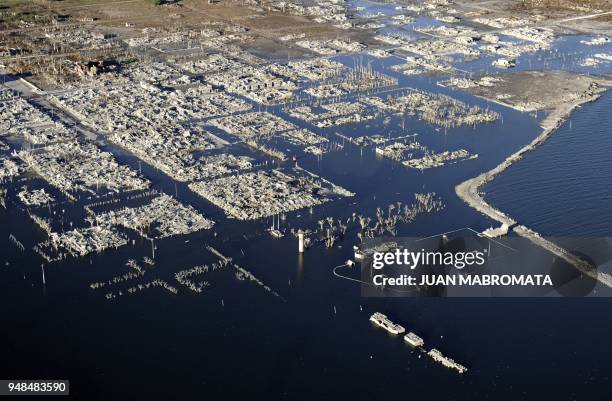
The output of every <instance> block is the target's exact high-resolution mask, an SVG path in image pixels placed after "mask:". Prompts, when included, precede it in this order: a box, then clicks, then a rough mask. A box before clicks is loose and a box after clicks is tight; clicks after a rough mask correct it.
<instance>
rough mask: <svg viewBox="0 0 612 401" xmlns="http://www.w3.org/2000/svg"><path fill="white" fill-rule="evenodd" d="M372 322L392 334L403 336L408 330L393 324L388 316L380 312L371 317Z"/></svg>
mask: <svg viewBox="0 0 612 401" xmlns="http://www.w3.org/2000/svg"><path fill="white" fill-rule="evenodd" d="M370 321H371V322H373V323H374V324H376V325H377V326H379V327H382V328H383V329H385V330H387V331H388V332H389V333H391V334H402V333H403V332H404V331H406V329H404V328H403V327H402V326H400V325H399V324H395V323H393V322H392V321H391V320H389V318H388V317H387V316H385V315H383V314H382V313H380V312H375V313H374V314H373V315H372V316H370Z"/></svg>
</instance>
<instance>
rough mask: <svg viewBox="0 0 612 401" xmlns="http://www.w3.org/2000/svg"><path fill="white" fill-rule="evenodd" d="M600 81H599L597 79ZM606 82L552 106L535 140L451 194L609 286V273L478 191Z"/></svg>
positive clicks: (611, 278)
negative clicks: (595, 268) (600, 269)
mask: <svg viewBox="0 0 612 401" xmlns="http://www.w3.org/2000/svg"><path fill="white" fill-rule="evenodd" d="M600 84H602V83H601V82H600ZM608 85H609V82H605V83H603V85H602V86H601V87H597V88H593V89H592V90H589V91H587V92H585V93H584V94H583V95H582V96H581V98H580V99H578V100H576V101H574V102H571V103H565V104H563V105H561V106H559V107H557V108H555V109H554V110H553V111H552V112H551V113H550V114H549V115H548V116H547V117H546V118H545V119H544V120H543V121H542V123H541V124H540V125H541V127H542V129H543V130H542V132H541V133H540V134H539V135H538V136H537V137H536V138H535V139H533V140H532V141H531V142H530V143H528V144H527V145H525V146H523V147H522V148H520V149H519V150H518V151H516V152H514V153H513V154H511V155H510V156H508V157H507V158H506V159H505V160H504V161H502V162H501V163H500V164H499V165H497V166H496V167H494V168H493V169H491V170H489V171H485V172H483V173H481V174H479V175H478V176H476V177H474V178H470V179H468V180H466V181H464V182H462V183H461V184H459V185H457V186H456V187H455V193H456V194H457V196H459V198H461V199H462V200H463V201H464V202H466V203H467V204H468V205H469V206H470V207H472V208H474V209H476V210H477V211H479V212H480V213H482V214H484V215H485V216H487V217H489V218H491V219H493V220H495V221H497V222H499V223H501V224H507V225H508V226H509V227H513V226H514V228H513V231H514V232H515V233H516V234H517V235H520V236H521V237H524V238H527V239H528V240H530V241H531V242H533V243H534V244H535V245H538V246H540V247H542V248H544V249H546V250H547V251H549V252H551V253H552V254H553V255H555V256H556V257H559V258H562V259H563V260H565V261H566V262H568V263H570V264H572V265H573V266H574V267H576V268H577V269H578V270H580V271H581V272H582V273H584V274H587V275H588V276H589V277H591V278H593V279H596V280H598V281H599V282H600V283H602V284H604V285H606V286H608V287H610V288H612V276H611V275H609V274H607V273H602V272H598V271H597V270H593V269H592V267H591V266H590V265H589V264H588V263H587V262H585V261H584V260H582V259H580V258H579V257H577V256H575V255H573V254H571V253H570V252H568V251H566V250H565V249H563V248H561V247H559V246H558V245H556V244H554V243H553V242H551V241H548V240H546V239H544V238H543V237H542V236H541V235H540V234H539V233H537V232H535V231H533V230H531V229H529V228H527V227H525V226H524V225H519V224H518V222H517V221H516V220H514V219H513V218H512V217H510V216H508V215H507V214H505V213H504V212H502V211H500V210H498V209H496V208H495V207H493V206H491V205H490V204H489V203H487V201H486V200H485V199H484V198H483V197H482V196H481V195H480V192H479V189H480V187H482V186H483V185H485V184H487V183H489V182H491V181H492V180H493V179H494V178H495V177H497V176H498V175H499V174H501V173H502V172H504V171H505V170H506V169H507V168H508V167H510V166H511V165H512V164H514V163H515V162H517V161H519V160H521V159H522V158H523V155H524V154H526V153H527V152H530V151H532V150H534V149H536V148H537V147H538V146H540V145H542V144H543V143H544V142H545V141H546V140H547V139H548V138H549V137H550V136H551V135H552V134H553V133H555V132H556V131H557V129H558V128H559V127H560V126H561V125H562V124H563V123H564V122H565V121H566V120H567V118H568V117H569V116H570V114H571V113H572V112H573V111H574V110H575V109H577V108H578V107H580V106H582V105H583V104H586V103H590V102H594V101H596V100H597V99H599V98H600V96H601V94H602V93H603V92H605V91H606V90H608V87H607V86H608Z"/></svg>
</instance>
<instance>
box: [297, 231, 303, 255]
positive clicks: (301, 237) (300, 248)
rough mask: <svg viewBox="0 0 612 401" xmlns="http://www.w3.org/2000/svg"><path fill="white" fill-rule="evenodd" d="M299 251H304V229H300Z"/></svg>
mask: <svg viewBox="0 0 612 401" xmlns="http://www.w3.org/2000/svg"><path fill="white" fill-rule="evenodd" d="M298 252H299V253H304V231H302V229H299V230H298Z"/></svg>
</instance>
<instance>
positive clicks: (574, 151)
mask: <svg viewBox="0 0 612 401" xmlns="http://www.w3.org/2000/svg"><path fill="white" fill-rule="evenodd" d="M610 110H612V93H610V92H606V93H605V94H604V95H603V97H602V98H601V99H600V100H598V101H597V102H594V103H590V104H586V105H584V106H583V107H582V108H581V109H579V110H577V111H575V112H574V113H573V114H572V116H571V119H570V120H569V121H567V122H565V123H564V124H563V125H562V126H561V127H560V128H559V129H558V130H557V131H556V132H555V133H554V134H553V135H552V136H551V137H550V138H549V139H548V140H547V141H546V142H545V143H544V144H543V145H542V146H540V147H538V148H536V149H535V150H534V151H533V152H530V153H528V154H527V155H526V156H525V157H524V158H523V160H521V161H520V162H518V163H516V164H514V165H513V166H511V167H510V168H508V169H507V170H506V171H505V172H504V173H503V174H501V175H500V176H499V177H498V178H496V179H495V180H494V181H493V182H491V183H490V184H489V185H487V186H486V187H485V191H486V197H487V199H489V200H490V201H491V202H492V203H493V204H494V205H495V206H497V207H498V208H500V209H501V210H503V211H505V212H507V213H509V214H510V215H511V216H515V217H516V218H517V219H518V220H519V221H520V222H521V223H522V224H525V225H527V226H528V227H532V228H534V229H535V230H536V231H538V232H540V233H542V234H545V235H556V236H607V235H611V234H612V210H611V209H610V204H611V203H612V178H611V177H612V164H611V163H610V154H612V121H611V120H610Z"/></svg>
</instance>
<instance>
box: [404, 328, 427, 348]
mask: <svg viewBox="0 0 612 401" xmlns="http://www.w3.org/2000/svg"><path fill="white" fill-rule="evenodd" d="M404 341H406V342H407V343H408V344H410V345H412V346H413V347H422V346H423V345H425V341H423V339H422V338H421V337H419V336H417V335H416V334H414V333H413V332H410V333H408V334H406V335H405V336H404Z"/></svg>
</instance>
